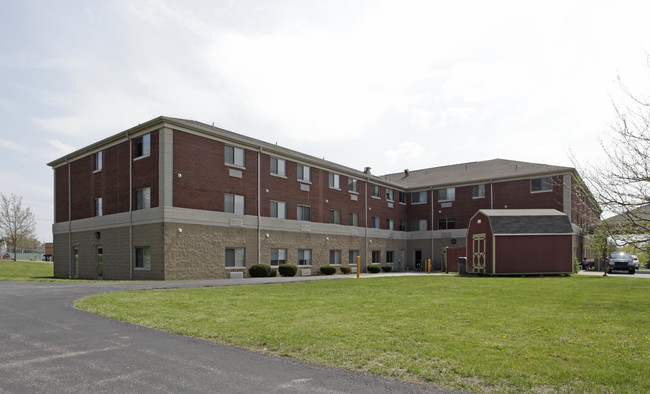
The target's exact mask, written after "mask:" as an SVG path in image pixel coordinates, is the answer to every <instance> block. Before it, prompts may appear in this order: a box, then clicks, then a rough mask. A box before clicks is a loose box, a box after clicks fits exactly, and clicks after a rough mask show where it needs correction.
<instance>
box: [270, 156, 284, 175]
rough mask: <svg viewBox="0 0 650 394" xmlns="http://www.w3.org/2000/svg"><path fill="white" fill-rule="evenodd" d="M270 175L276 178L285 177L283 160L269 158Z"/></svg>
mask: <svg viewBox="0 0 650 394" xmlns="http://www.w3.org/2000/svg"><path fill="white" fill-rule="evenodd" d="M271 174H272V175H277V176H286V175H287V171H286V162H285V161H284V159H278V158H277V157H271Z"/></svg>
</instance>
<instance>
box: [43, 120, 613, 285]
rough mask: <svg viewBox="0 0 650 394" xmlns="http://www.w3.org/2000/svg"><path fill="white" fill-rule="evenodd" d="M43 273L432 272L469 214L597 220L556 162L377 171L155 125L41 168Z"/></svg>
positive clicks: (210, 130) (191, 126)
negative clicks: (351, 268)
mask: <svg viewBox="0 0 650 394" xmlns="http://www.w3.org/2000/svg"><path fill="white" fill-rule="evenodd" d="M49 166H51V167H52V168H53V170H54V189H55V191H54V201H55V204H54V205H55V208H54V211H55V212H54V214H55V223H54V225H53V235H54V276H55V277H60V278H75V277H79V278H90V279H93V278H106V279H134V280H142V279H145V280H146V279H205V278H228V277H238V276H240V275H243V276H246V275H247V268H248V267H250V266H251V265H252V264H255V263H257V262H262V263H268V264H271V265H279V264H283V263H285V262H286V263H291V264H295V265H297V266H298V267H299V274H302V275H308V274H315V273H317V272H319V268H320V267H321V266H323V265H328V264H331V265H348V264H349V265H354V264H356V257H357V256H361V261H362V270H365V267H366V266H367V265H368V264H373V263H381V264H391V265H393V267H394V268H395V269H399V270H421V269H423V268H424V264H423V262H424V260H426V259H432V260H433V262H434V267H440V261H441V256H442V251H443V250H444V248H445V247H451V246H462V245H464V244H465V235H466V233H467V226H468V224H469V220H470V219H471V217H472V216H473V215H474V214H475V213H476V212H477V211H478V210H479V209H527V208H538V209H539V208H550V209H556V210H558V211H560V212H564V213H566V214H567V215H569V217H570V220H571V222H572V223H573V224H574V230H575V233H576V235H575V237H574V253H575V255H576V256H577V257H578V258H581V257H582V254H583V253H584V246H583V245H582V241H581V240H582V236H581V228H585V227H586V226H588V225H589V223H592V222H594V221H595V220H597V219H598V218H599V216H600V211H599V208H598V207H597V206H596V205H594V204H592V203H591V202H590V201H592V199H591V196H590V194H589V193H588V191H584V190H583V189H581V188H580V187H579V185H580V184H579V175H578V174H577V172H576V170H575V169H573V168H570V167H560V166H550V165H544V164H533V163H525V162H516V161H509V160H501V159H496V160H489V161H483V162H472V163H464V164H456V165H450V166H445V167H437V168H431V169H423V170H417V171H407V170H405V171H404V172H400V173H395V174H388V175H383V176H377V175H373V174H371V173H370V171H369V170H366V171H358V170H355V169H352V168H348V167H345V166H342V165H340V164H337V163H332V162H329V161H326V160H322V159H319V158H316V157H313V156H309V155H307V154H304V153H301V152H296V151H293V150H289V149H285V148H283V147H280V146H277V145H274V144H269V143H266V142H263V141H259V140H256V139H253V138H249V137H246V136H243V135H240V134H236V133H233V132H230V131H227V130H223V129H219V128H216V127H213V126H209V125H206V124H203V123H199V122H195V121H190V120H183V119H177V118H170V117H158V118H156V119H153V120H150V121H148V122H146V123H142V124H140V125H138V126H136V127H133V128H131V129H129V130H126V131H124V132H121V133H119V134H116V135H114V136H112V137H109V138H106V139H104V140H102V141H99V142H97V143H95V144H92V145H90V146H87V147H85V148H82V149H80V150H78V151H76V152H73V153H71V154H69V155H67V156H64V157H62V158H60V159H57V160H55V161H53V162H51V163H49Z"/></svg>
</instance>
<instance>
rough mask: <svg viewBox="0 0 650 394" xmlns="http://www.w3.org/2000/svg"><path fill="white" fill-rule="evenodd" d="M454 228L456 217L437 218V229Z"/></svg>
mask: <svg viewBox="0 0 650 394" xmlns="http://www.w3.org/2000/svg"><path fill="white" fill-rule="evenodd" d="M455 228H456V219H454V218H449V219H438V230H453V229H455Z"/></svg>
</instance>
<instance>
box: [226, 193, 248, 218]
mask: <svg viewBox="0 0 650 394" xmlns="http://www.w3.org/2000/svg"><path fill="white" fill-rule="evenodd" d="M224 212H228V213H234V214H236V215H243V214H244V196H238V195H235V194H226V195H225V197H224Z"/></svg>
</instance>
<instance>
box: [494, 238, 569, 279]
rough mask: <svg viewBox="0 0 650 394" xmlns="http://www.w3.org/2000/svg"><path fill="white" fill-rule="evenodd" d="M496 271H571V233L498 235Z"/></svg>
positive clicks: (523, 272) (515, 272) (508, 272)
mask: <svg viewBox="0 0 650 394" xmlns="http://www.w3.org/2000/svg"><path fill="white" fill-rule="evenodd" d="M495 243H496V247H495V251H496V255H495V259H496V271H495V274H527V273H529V274H533V273H564V272H566V273H571V272H572V266H573V264H572V261H571V259H572V236H571V235H521V236H512V235H509V236H498V235H497V236H496V239H495Z"/></svg>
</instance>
